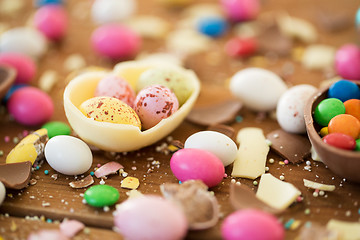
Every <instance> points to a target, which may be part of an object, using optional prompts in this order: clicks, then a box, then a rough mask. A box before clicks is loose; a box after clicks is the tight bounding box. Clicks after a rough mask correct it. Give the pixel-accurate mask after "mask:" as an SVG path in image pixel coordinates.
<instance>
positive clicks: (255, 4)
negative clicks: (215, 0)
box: [221, 0, 260, 22]
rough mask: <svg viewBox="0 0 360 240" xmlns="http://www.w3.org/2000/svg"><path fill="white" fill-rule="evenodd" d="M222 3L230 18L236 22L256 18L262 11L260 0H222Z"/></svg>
mask: <svg viewBox="0 0 360 240" xmlns="http://www.w3.org/2000/svg"><path fill="white" fill-rule="evenodd" d="M221 5H222V7H223V9H224V11H225V13H226V15H227V16H228V18H229V19H230V20H231V21H234V22H241V21H247V20H251V19H254V18H256V16H257V15H258V14H259V11H260V3H259V1H258V0H221Z"/></svg>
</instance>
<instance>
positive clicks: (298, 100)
mask: <svg viewBox="0 0 360 240" xmlns="http://www.w3.org/2000/svg"><path fill="white" fill-rule="evenodd" d="M316 91H317V88H315V87H313V86H311V85H308V84H302V85H298V86H295V87H292V88H290V89H288V90H287V91H286V92H285V93H284V94H283V95H282V96H281V98H280V100H279V102H278V104H277V108H276V117H277V121H278V123H279V124H280V126H281V128H282V129H284V130H285V131H287V132H290V133H305V132H306V127H305V120H304V107H305V104H306V102H307V101H308V99H309V98H310V97H311V95H313V94H314V93H315V92H316Z"/></svg>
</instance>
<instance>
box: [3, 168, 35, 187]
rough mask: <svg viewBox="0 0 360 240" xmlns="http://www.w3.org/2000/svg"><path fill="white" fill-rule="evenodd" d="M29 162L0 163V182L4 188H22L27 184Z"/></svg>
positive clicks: (29, 171)
mask: <svg viewBox="0 0 360 240" xmlns="http://www.w3.org/2000/svg"><path fill="white" fill-rule="evenodd" d="M30 176H31V162H30V161H28V162H20V163H7V164H0V182H2V183H3V184H4V185H5V187H6V188H11V189H22V188H24V187H26V186H27V185H28V184H29V181H30Z"/></svg>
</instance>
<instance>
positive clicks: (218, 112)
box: [186, 99, 242, 126]
mask: <svg viewBox="0 0 360 240" xmlns="http://www.w3.org/2000/svg"><path fill="white" fill-rule="evenodd" d="M241 107H242V103H241V102H240V101H239V100H234V99H230V100H227V101H224V102H221V103H218V104H214V105H211V106H203V107H197V108H194V109H193V110H192V111H191V112H190V113H189V115H188V116H187V118H186V119H187V120H188V121H190V122H193V123H195V124H199V125H204V126H211V125H215V124H221V123H229V122H232V121H234V119H235V116H236V114H237V113H238V112H239V111H240V109H241Z"/></svg>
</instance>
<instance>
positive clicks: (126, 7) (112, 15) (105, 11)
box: [91, 0, 136, 24]
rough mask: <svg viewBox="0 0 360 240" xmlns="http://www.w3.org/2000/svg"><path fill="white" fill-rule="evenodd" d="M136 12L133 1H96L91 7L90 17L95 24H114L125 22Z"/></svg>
mask: <svg viewBox="0 0 360 240" xmlns="http://www.w3.org/2000/svg"><path fill="white" fill-rule="evenodd" d="M135 11H136V1H134V0H121V1H119V0H96V1H95V2H94V3H93V5H92V7H91V16H92V19H93V21H94V22H95V23H97V24H104V23H114V22H120V21H123V20H126V19H127V18H129V17H131V16H132V15H133V14H134V13H135Z"/></svg>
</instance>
